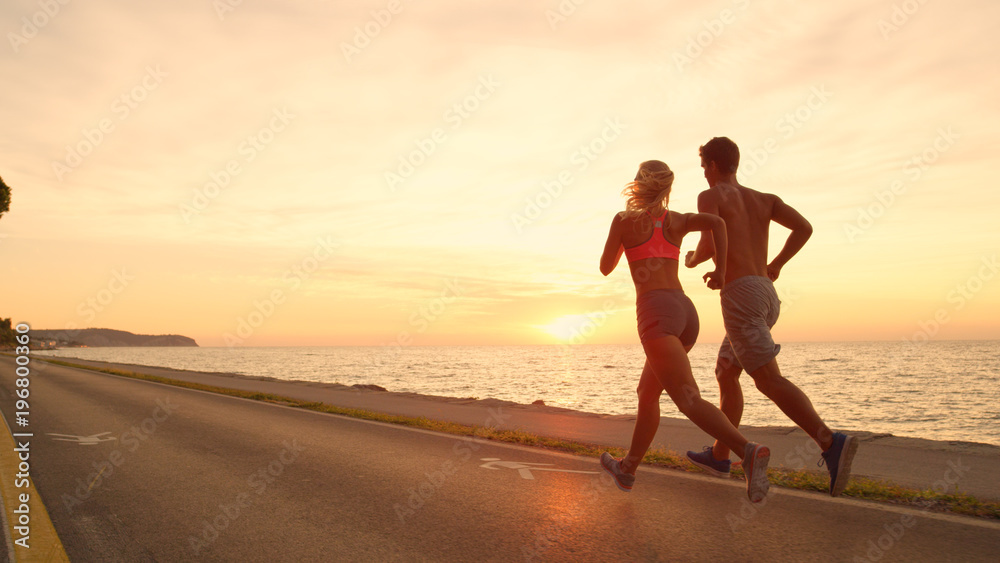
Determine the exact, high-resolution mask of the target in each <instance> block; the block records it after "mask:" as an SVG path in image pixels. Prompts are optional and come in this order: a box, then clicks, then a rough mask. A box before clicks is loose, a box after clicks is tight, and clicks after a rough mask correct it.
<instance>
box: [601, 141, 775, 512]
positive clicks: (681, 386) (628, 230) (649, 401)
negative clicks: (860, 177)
mask: <svg viewBox="0 0 1000 563" xmlns="http://www.w3.org/2000/svg"><path fill="white" fill-rule="evenodd" d="M673 181H674V173H673V172H672V171H671V170H670V168H669V167H668V166H667V165H666V164H664V163H663V162H660V161H658V160H650V161H646V162H643V163H642V164H641V165H640V166H639V172H638V174H636V176H635V181H633V182H631V183H629V184H628V185H627V186H626V188H625V190H624V192H623V195H625V196H627V202H626V205H625V211H623V212H620V213H618V214H617V215H615V217H614V219H613V220H612V221H611V232H610V233H609V234H608V241H607V243H606V244H605V246H604V254H603V255H602V256H601V273H602V274H604V275H605V276H607V275H608V274H610V273H611V272H612V271H613V270H614V269H615V266H617V265H618V261H619V259H620V258H621V255H622V253H624V254H625V256H626V258H627V259H628V265H629V269H630V270H631V273H632V281H633V283H634V284H635V289H636V296H637V297H636V316H637V319H638V325H639V339H640V341H641V342H642V347H643V350H645V352H646V364H645V367H644V368H643V370H642V376H641V378H640V380H639V387H638V389H637V392H638V394H639V407H638V412H637V414H636V420H635V430H634V431H633V434H632V444H631V447H630V448H629V452H628V455H626V456H625V457H624V458H622V459H615V458H614V457H612V456H611V454H609V453H607V452H604V453H603V454H602V455H601V465H602V467H604V469H605V471H607V472H608V473H610V474H611V475H612V476H613V477H614V478H615V483H616V484H617V485H618V488H619V489H621V490H622V491H625V492H628V491H630V490H631V489H632V484H633V483H634V482H635V470H636V468H637V467H638V466H639V463H640V462H641V461H642V458H643V457H644V456H645V455H646V451H647V450H648V449H649V446H650V444H652V442H653V436H654V435H655V434H656V430H657V428H659V425H660V405H659V400H660V395H661V394H662V393H663V391H664V390H666V391H667V394H668V395H670V398H671V399H673V401H674V404H676V405H677V408H678V409H679V410H680V411H681V413H683V414H684V415H685V416H686V417H688V418H689V419H690V420H691V421H692V422H694V423H695V424H697V425H698V427H699V428H701V429H702V430H704V431H705V432H707V433H708V434H710V435H711V436H713V437H714V438H716V439H717V440H719V441H721V442H722V443H724V444H726V445H727V446H728V447H729V448H731V449H732V451H733V452H736V453H737V454H738V455H739V454H742V455H740V457H741V458H742V459H743V460H744V461H743V471H744V472H745V474H746V480H747V495H748V496H749V497H750V500H751V501H752V502H760V501H761V500H763V499H764V497H765V496H766V495H767V491H768V487H769V483H768V480H767V463H768V460H769V458H770V451H769V450H768V449H767V447H765V446H761V445H759V444H755V443H753V442H748V441H747V440H746V438H744V437H743V435H742V434H740V432H739V430H737V429H736V427H734V426H733V424H732V423H731V422H730V421H729V419H728V418H727V417H726V415H725V414H723V413H722V411H720V410H719V409H718V408H717V407H716V406H715V405H713V404H712V403H709V402H708V401H706V400H704V399H702V398H701V394H700V392H699V391H698V384H697V383H695V381H694V377H693V376H692V375H691V365H690V363H688V357H687V353H688V351H689V350H691V347H692V346H694V343H695V340H696V339H697V338H698V328H699V325H698V312H697V311H695V308H694V304H692V303H691V300H690V299H688V297H687V296H686V295H684V290H683V288H681V283H680V280H679V279H678V278H677V266H678V262H677V260H678V257H679V256H680V244H681V239H682V238H684V235H686V234H688V233H690V232H694V231H709V230H710V231H712V235H713V238H714V240H715V248H716V264H717V268H716V270H715V271H714V272H709V273H708V274H705V280H706V282H707V283H708V287H709V288H711V289H721V288H722V284H723V283H724V281H723V280H725V278H726V272H725V269H726V249H727V237H726V224H725V222H724V221H723V220H722V219H721V218H719V217H718V216H717V215H710V214H705V213H677V212H674V211H669V210H668V209H667V203H668V201H669V197H670V189H671V186H672V185H673Z"/></svg>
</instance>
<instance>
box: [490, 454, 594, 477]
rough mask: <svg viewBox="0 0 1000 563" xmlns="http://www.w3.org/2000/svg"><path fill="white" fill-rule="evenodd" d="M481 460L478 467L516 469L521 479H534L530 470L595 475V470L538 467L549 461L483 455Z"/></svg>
mask: <svg viewBox="0 0 1000 563" xmlns="http://www.w3.org/2000/svg"><path fill="white" fill-rule="evenodd" d="M481 461H485V462H487V463H484V464H482V465H480V466H479V467H482V468H483V469H493V470H497V469H516V470H517V472H518V473H519V474H520V475H521V478H522V479H534V478H535V476H534V475H533V474H532V473H531V472H532V471H555V472H557V473H589V474H592V475H597V474H598V472H597V471H576V470H573V469H546V468H544V467H539V466H541V465H552V464H551V463H527V462H520V461H501V460H500V458H498V457H484V458H482V459H481Z"/></svg>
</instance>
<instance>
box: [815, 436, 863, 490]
mask: <svg viewBox="0 0 1000 563" xmlns="http://www.w3.org/2000/svg"><path fill="white" fill-rule="evenodd" d="M857 452H858V439H857V438H855V437H853V436H848V435H847V434H843V433H840V432H837V433H835V434H834V435H833V445H831V446H830V448H829V449H827V450H826V451H825V452H823V459H822V460H820V462H819V466H820V467H822V466H823V463H824V462H825V463H826V468H827V469H829V470H830V496H832V497H836V496H840V493H842V492H844V488H845V487H847V481H848V480H850V478H851V462H852V461H854V454H856V453H857Z"/></svg>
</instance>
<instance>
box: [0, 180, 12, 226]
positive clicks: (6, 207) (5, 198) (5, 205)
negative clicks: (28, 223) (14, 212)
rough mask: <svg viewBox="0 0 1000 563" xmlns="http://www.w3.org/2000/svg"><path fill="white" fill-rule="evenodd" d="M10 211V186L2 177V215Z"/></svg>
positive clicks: (0, 215) (0, 192)
mask: <svg viewBox="0 0 1000 563" xmlns="http://www.w3.org/2000/svg"><path fill="white" fill-rule="evenodd" d="M8 211H10V186H8V185H7V183H6V182H4V181H3V178H0V217H3V214H4V213H6V212H8Z"/></svg>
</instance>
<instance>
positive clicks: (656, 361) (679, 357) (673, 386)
mask: <svg viewBox="0 0 1000 563" xmlns="http://www.w3.org/2000/svg"><path fill="white" fill-rule="evenodd" d="M642 347H643V349H644V350H645V351H646V360H647V362H648V363H649V365H650V366H651V367H652V368H653V373H654V374H655V375H656V379H657V380H658V381H659V382H660V385H662V386H663V388H664V389H665V390H666V391H667V394H669V395H670V398H671V399H673V401H674V404H675V405H677V408H678V409H680V411H681V412H682V413H683V414H684V416H686V417H688V418H689V419H690V420H691V422H694V423H695V424H696V425H698V427H699V428H701V429H702V430H704V431H705V432H707V433H708V434H709V435H711V436H712V437H714V438H715V439H717V440H719V441H721V442H722V443H723V444H725V445H726V446H727V447H729V449H731V450H732V451H733V453H735V454H736V455H737V456H739V457H740V459H743V455H744V451H745V449H746V445H747V439H746V438H744V437H743V435H742V434H740V431H739V430H737V429H736V427H735V426H733V423H732V422H730V421H729V418H727V417H726V415H725V414H723V412H722V411H721V410H719V408H718V407H716V406H715V405H713V404H712V403H709V402H708V401H706V400H705V399H703V398H702V397H701V392H700V391H699V390H698V384H697V383H695V380H694V376H692V375H691V364H690V363H689V362H688V357H687V353H686V352H685V351H684V347H683V346H682V345H681V341H680V340H679V339H678V338H677V337H676V336H665V337H663V338H657V339H655V340H650V341H647V342H645V343H643V345H642ZM636 422H638V418H637V419H636Z"/></svg>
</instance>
